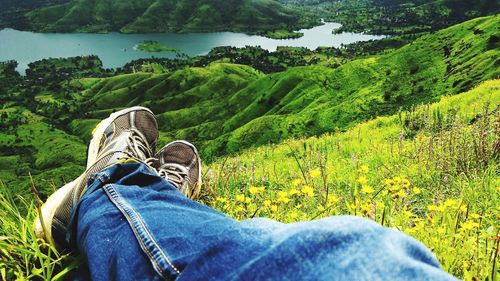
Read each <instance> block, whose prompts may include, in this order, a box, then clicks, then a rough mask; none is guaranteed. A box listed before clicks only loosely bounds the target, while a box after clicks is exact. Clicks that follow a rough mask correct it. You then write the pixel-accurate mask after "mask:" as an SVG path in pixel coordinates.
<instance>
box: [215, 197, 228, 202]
mask: <svg viewBox="0 0 500 281" xmlns="http://www.w3.org/2000/svg"><path fill="white" fill-rule="evenodd" d="M215 200H216V201H217V202H220V203H226V202H227V198H226V197H220V196H217V198H215Z"/></svg>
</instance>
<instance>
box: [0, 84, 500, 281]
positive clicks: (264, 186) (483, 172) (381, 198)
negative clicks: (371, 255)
mask: <svg viewBox="0 0 500 281" xmlns="http://www.w3.org/2000/svg"><path fill="white" fill-rule="evenodd" d="M499 106H500V80H492V81H487V82H485V83H483V84H481V85H480V86H478V87H477V88H475V89H474V90H472V91H469V92H466V93H463V94H460V95H456V96H450V97H444V98H442V99H441V100H440V102H439V103H436V104H432V105H421V106H416V107H414V108H412V109H411V110H408V111H401V112H399V113H398V114H395V115H392V116H388V117H378V118H376V119H374V120H371V121H368V122H365V123H363V124H360V125H357V126H355V127H353V128H351V129H350V130H348V131H346V132H343V133H335V134H327V135H323V136H320V137H311V138H307V139H295V140H294V139H292V140H288V141H285V142H283V143H281V144H278V145H266V146H262V147H259V148H255V149H251V150H248V151H245V152H243V153H240V154H239V155H238V156H237V157H226V158H222V159H220V160H218V161H216V162H213V163H211V164H208V165H207V166H206V167H205V168H204V175H203V182H204V185H203V190H204V194H203V197H202V198H201V200H202V201H203V202H205V203H206V204H208V205H211V206H213V207H215V208H217V209H219V210H221V211H223V212H224V213H227V214H229V215H231V216H232V217H234V218H236V219H240V220H241V219H246V218H250V217H258V216H264V217H270V218H273V219H277V220H280V221H284V222H294V221H301V220H310V219H316V218H321V217H325V216H330V215H356V216H362V217H367V218H370V219H372V220H374V221H377V222H379V223H381V224H383V225H385V226H388V227H392V228H395V229H397V230H400V231H403V232H405V233H408V234H410V235H412V236H413V237H415V238H417V239H419V240H420V241H422V242H423V243H424V244H425V245H426V246H427V247H429V248H430V249H431V250H432V251H433V252H434V253H435V254H436V255H437V257H438V259H439V260H440V262H441V264H442V266H443V269H444V270H446V271H447V272H450V273H452V274H454V275H456V276H457V277H459V278H464V279H465V280H495V278H496V276H498V275H497V274H498V269H497V267H496V265H495V259H496V257H497V255H498V248H499V245H498V241H499V232H498V231H499V225H498V216H499V214H500V209H499V207H498V206H500V204H499V203H500V202H499V199H498V196H495V194H498V192H500V189H499V187H500V178H499V177H498V174H499V169H500V166H499V162H498V160H499V159H498V143H497V142H498V134H499V127H498V120H499V118H500V112H499V111H498V109H499ZM35 182H37V181H36V180H35ZM12 194H13V191H12V190H8V189H7V188H6V187H5V186H4V185H3V184H2V185H0V205H1V208H0V222H1V225H2V228H1V230H0V246H1V247H0V249H7V250H8V251H7V250H0V251H1V252H0V253H1V255H0V265H2V266H3V269H2V270H1V271H0V272H1V274H2V278H4V279H13V278H16V277H17V278H31V277H35V276H37V277H39V278H41V279H44V280H48V279H53V278H54V279H58V278H63V277H64V276H67V274H70V273H71V271H73V270H74V268H75V267H76V266H77V264H78V262H79V260H78V259H77V258H76V259H75V258H74V257H71V256H68V255H65V254H59V253H57V252H56V251H55V249H53V248H51V247H50V246H48V245H46V244H44V243H41V244H39V243H40V241H36V239H35V238H34V237H33V234H32V232H31V221H32V219H33V218H34V216H35V214H36V209H37V206H36V203H35V202H36V201H35V200H33V199H30V198H27V197H25V196H21V195H16V196H14V195H12Z"/></svg>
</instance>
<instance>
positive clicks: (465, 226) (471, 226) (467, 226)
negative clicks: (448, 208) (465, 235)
mask: <svg viewBox="0 0 500 281" xmlns="http://www.w3.org/2000/svg"><path fill="white" fill-rule="evenodd" d="M460 226H461V227H462V229H464V230H471V229H474V228H477V227H479V223H477V222H473V221H466V222H464V223H461V224H460Z"/></svg>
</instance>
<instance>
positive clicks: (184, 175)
mask: <svg viewBox="0 0 500 281" xmlns="http://www.w3.org/2000/svg"><path fill="white" fill-rule="evenodd" d="M158 174H159V175H160V176H161V177H163V178H165V179H166V180H168V181H170V182H172V183H173V184H175V185H176V186H177V187H178V188H179V189H181V188H182V187H183V183H185V182H188V183H189V170H188V169H187V168H186V167H184V166H181V165H179V164H174V163H165V164H163V165H161V166H160V167H159V168H158ZM181 191H183V190H181Z"/></svg>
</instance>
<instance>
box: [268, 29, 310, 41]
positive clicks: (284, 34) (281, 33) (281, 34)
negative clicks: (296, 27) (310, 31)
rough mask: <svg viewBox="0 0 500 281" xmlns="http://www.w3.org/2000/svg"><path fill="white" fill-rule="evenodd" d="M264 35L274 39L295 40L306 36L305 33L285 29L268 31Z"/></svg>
mask: <svg viewBox="0 0 500 281" xmlns="http://www.w3.org/2000/svg"><path fill="white" fill-rule="evenodd" d="M262 35H264V36H266V37H269V38H272V39H294V38H300V37H302V36H304V33H302V32H297V31H288V30H284V29H280V30H274V31H267V32H265V33H263V34H262Z"/></svg>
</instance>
